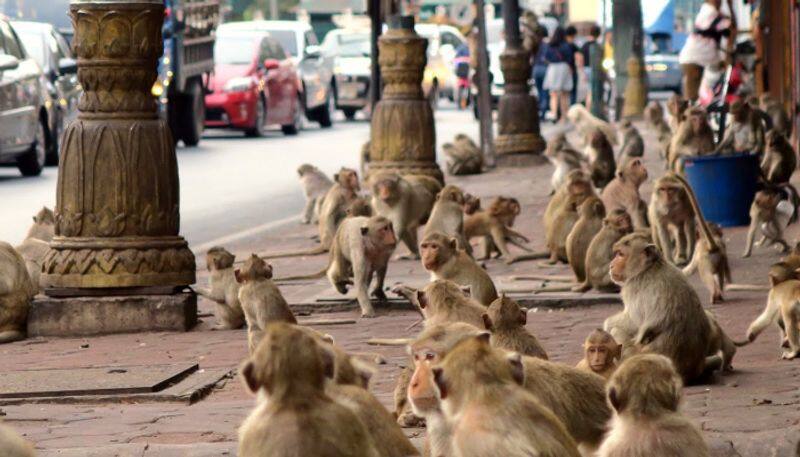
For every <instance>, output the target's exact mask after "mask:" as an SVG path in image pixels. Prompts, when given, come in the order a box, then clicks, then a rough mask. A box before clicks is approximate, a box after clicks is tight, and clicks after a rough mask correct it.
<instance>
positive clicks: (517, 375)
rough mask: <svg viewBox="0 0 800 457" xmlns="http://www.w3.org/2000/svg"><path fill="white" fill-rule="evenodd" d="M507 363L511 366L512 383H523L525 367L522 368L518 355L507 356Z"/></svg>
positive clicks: (520, 358)
mask: <svg viewBox="0 0 800 457" xmlns="http://www.w3.org/2000/svg"><path fill="white" fill-rule="evenodd" d="M508 363H510V364H511V376H512V377H513V378H514V382H516V383H517V384H519V385H522V384H524V383H525V367H523V366H522V356H521V355H519V353H516V352H514V353H512V354H509V356H508Z"/></svg>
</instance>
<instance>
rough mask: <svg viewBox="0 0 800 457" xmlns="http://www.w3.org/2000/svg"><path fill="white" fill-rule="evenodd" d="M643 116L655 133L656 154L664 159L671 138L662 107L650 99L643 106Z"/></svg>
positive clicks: (670, 131)
mask: <svg viewBox="0 0 800 457" xmlns="http://www.w3.org/2000/svg"><path fill="white" fill-rule="evenodd" d="M644 117H645V120H646V121H647V124H648V125H649V126H650V128H651V129H653V131H655V133H656V140H657V142H658V155H659V156H660V157H661V158H662V159H666V158H667V149H669V142H670V140H671V139H672V130H671V129H670V128H669V124H667V121H665V120H664V108H662V107H661V104H660V103H658V102H657V101H652V102H650V104H648V105H647V107H646V108H645V110H644Z"/></svg>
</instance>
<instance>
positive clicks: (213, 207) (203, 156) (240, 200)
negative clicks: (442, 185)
mask: <svg viewBox="0 0 800 457" xmlns="http://www.w3.org/2000/svg"><path fill="white" fill-rule="evenodd" d="M436 121H437V143H439V145H441V143H443V142H445V141H449V140H450V139H452V137H453V135H454V134H455V133H457V132H462V131H463V132H465V133H468V134H470V135H471V136H473V138H475V139H476V140H477V131H478V124H477V122H475V121H474V120H473V118H472V115H471V111H456V110H455V109H454V108H452V107H447V106H443V107H442V109H440V110H438V111H437V113H436ZM368 139H369V123H368V122H367V121H364V120H361V121H354V122H346V121H344V118H341V119H339V120H338V122H337V123H335V124H334V126H333V127H332V128H330V129H320V128H319V127H318V125H317V124H311V125H310V126H308V127H307V128H306V129H305V130H303V131H301V132H300V133H299V134H298V135H297V136H284V135H283V134H282V133H281V132H280V131H279V130H276V131H274V132H270V134H269V135H268V136H266V137H264V138H245V137H244V136H243V135H242V134H241V133H239V132H233V131H224V130H215V131H208V132H207V133H206V136H205V138H203V140H202V141H201V142H200V145H199V146H198V147H194V148H185V147H179V148H178V151H177V153H178V165H179V173H180V184H181V186H180V191H181V234H182V235H183V236H185V237H186V238H187V240H188V241H189V243H190V245H191V247H192V248H193V249H194V250H195V251H196V252H199V251H202V250H204V249H207V248H208V247H210V246H212V245H214V244H225V243H227V242H230V241H233V240H236V239H239V238H244V237H248V236H253V235H257V234H258V233H260V232H264V231H267V230H269V229H270V228H273V227H277V226H279V225H281V224H284V223H289V222H291V221H292V220H293V219H292V218H294V217H296V216H297V215H298V214H299V213H300V211H301V210H302V208H303V203H304V197H303V193H302V191H301V189H300V186H299V181H298V179H297V172H296V170H297V167H298V166H299V165H300V164H302V163H306V162H307V163H311V164H314V165H316V166H317V167H319V168H320V169H322V170H323V171H324V172H326V173H331V174H332V173H334V172H336V171H337V170H338V169H339V168H340V167H342V166H347V167H355V168H357V167H358V163H359V160H358V155H359V151H360V149H361V145H362V144H363V143H364V142H365V141H366V140H368ZM437 150H438V148H437ZM57 174H58V170H57V168H55V167H52V168H48V169H46V170H45V172H44V173H43V174H42V175H41V176H39V177H35V178H22V177H21V176H20V175H19V172H18V171H17V169H16V168H0V202H2V206H1V207H0V208H2V209H0V215H1V216H0V240H4V241H8V242H9V243H12V244H17V243H19V242H20V241H21V240H22V239H23V237H24V236H25V232H26V231H27V228H28V226H29V225H30V223H31V217H32V216H33V214H35V213H36V211H37V210H38V209H39V208H40V207H41V206H42V205H47V206H50V207H53V205H54V204H55V191H56V178H57Z"/></svg>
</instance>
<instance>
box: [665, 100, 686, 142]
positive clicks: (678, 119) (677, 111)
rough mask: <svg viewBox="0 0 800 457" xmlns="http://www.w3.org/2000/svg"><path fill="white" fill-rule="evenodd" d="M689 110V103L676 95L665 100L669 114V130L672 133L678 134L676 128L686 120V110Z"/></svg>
mask: <svg viewBox="0 0 800 457" xmlns="http://www.w3.org/2000/svg"><path fill="white" fill-rule="evenodd" d="M688 109H689V101H688V100H686V99H685V98H683V97H681V96H680V95H678V94H672V96H670V98H669V99H667V111H668V112H669V128H670V130H672V133H673V134H674V133H678V127H680V125H681V124H682V123H683V121H685V120H686V110H688Z"/></svg>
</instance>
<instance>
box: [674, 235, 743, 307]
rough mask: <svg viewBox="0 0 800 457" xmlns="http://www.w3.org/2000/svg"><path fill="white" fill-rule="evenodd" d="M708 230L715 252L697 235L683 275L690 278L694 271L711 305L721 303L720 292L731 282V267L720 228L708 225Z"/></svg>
mask: <svg viewBox="0 0 800 457" xmlns="http://www.w3.org/2000/svg"><path fill="white" fill-rule="evenodd" d="M709 228H710V229H711V236H712V237H713V239H714V244H716V246H717V250H716V251H713V250H712V247H711V246H710V245H709V244H708V243H707V242H706V240H705V239H704V238H703V237H702V234H698V235H700V236H699V237H698V238H697V243H696V244H695V247H694V254H693V255H692V260H691V261H690V262H689V264H688V265H686V267H685V268H684V269H683V274H685V275H686V276H691V275H692V274H694V272H695V270H696V271H697V272H698V273H699V274H700V280H701V281H702V282H703V285H704V286H706V289H707V290H708V293H709V294H710V298H709V299H710V301H711V303H719V302H721V301H723V297H722V291H723V290H725V283H726V282H728V283H730V282H733V281H732V280H731V267H730V265H729V264H728V253H727V248H726V247H725V240H724V239H723V237H722V228H721V227H720V226H718V225H716V224H709Z"/></svg>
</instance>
